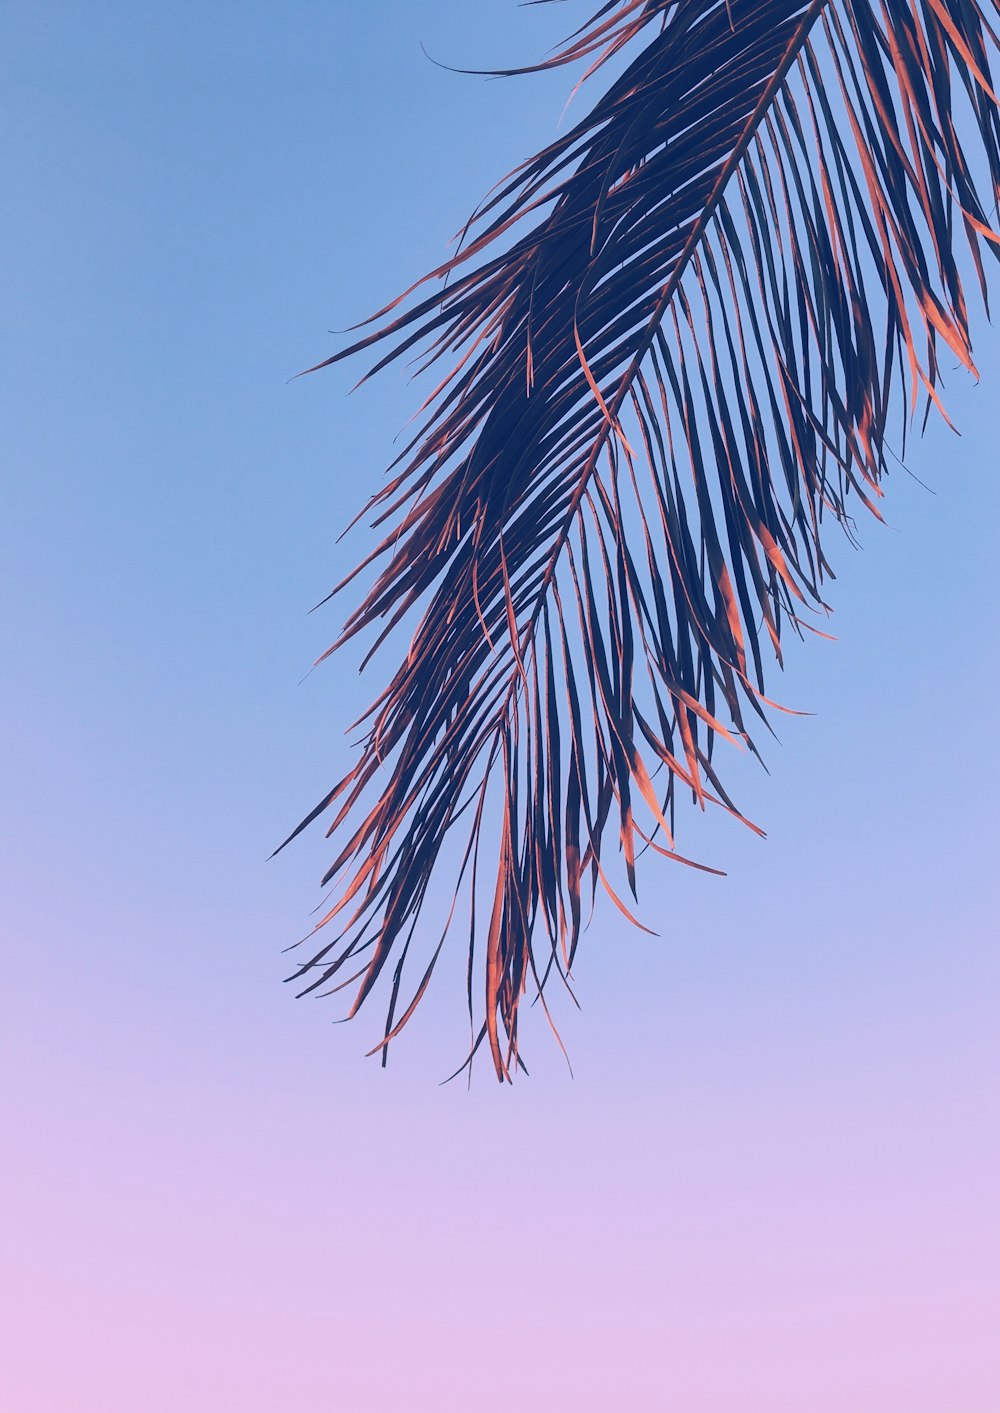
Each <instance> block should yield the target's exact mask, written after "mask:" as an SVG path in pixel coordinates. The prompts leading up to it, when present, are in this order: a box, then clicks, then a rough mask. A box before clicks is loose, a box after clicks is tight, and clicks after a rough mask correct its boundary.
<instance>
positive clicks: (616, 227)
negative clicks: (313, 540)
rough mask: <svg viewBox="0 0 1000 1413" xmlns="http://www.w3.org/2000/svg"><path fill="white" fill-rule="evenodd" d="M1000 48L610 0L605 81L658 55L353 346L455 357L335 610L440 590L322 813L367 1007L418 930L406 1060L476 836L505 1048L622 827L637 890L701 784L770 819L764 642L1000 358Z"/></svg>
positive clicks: (805, 607) (499, 1049) (791, 622)
mask: <svg viewBox="0 0 1000 1413" xmlns="http://www.w3.org/2000/svg"><path fill="white" fill-rule="evenodd" d="M995 46H996V36H995V35H994V33H993V31H992V30H991V29H990V27H989V24H988V22H987V18H986V15H985V14H984V11H983V10H982V9H981V8H980V6H979V5H978V4H977V3H976V0H726V2H725V3H723V0H618V3H612V4H606V5H604V6H603V7H602V8H601V9H600V10H599V11H598V12H597V14H596V15H595V16H594V17H593V18H592V19H591V20H590V21H589V23H588V24H587V25H585V26H584V27H583V28H582V29H581V30H580V31H578V33H577V34H576V35H575V36H573V38H572V39H571V40H570V41H569V42H568V43H567V45H566V47H565V49H564V50H563V51H561V52H560V53H558V54H556V55H554V56H553V57H552V58H550V59H549V60H548V61H546V63H545V64H543V65H540V66H538V67H540V68H550V67H553V66H555V65H559V64H562V63H569V62H575V61H579V60H587V61H589V65H590V68H589V71H588V81H589V80H590V76H591V75H592V74H593V73H594V72H596V71H597V70H599V69H600V68H601V67H602V65H604V64H605V63H606V62H607V61H608V60H610V59H612V58H616V57H618V56H624V59H627V63H624V67H623V71H622V72H620V73H619V75H618V76H617V77H615V78H613V80H612V81H610V82H609V85H608V87H607V91H606V92H604V93H603V95H602V96H601V97H600V98H599V99H598V100H597V102H596V103H595V105H594V107H593V108H592V110H591V111H590V112H589V113H588V115H587V116H586V117H584V118H583V119H582V120H581V121H580V122H578V123H577V124H576V126H574V127H573V128H572V129H570V130H569V131H567V132H566V133H565V135H563V136H561V137H559V138H558V140H557V141H555V142H553V143H552V144H551V145H550V146H548V147H547V148H545V150H544V151H543V152H541V153H540V154H539V155H538V156H537V157H535V158H533V159H532V160H531V161H529V162H527V163H525V164H524V165H523V166H522V167H521V168H519V169H518V170H517V171H516V172H515V173H514V174H513V175H511V176H510V177H509V178H508V179H506V180H505V181H504V182H503V183H502V184H500V186H499V187H497V188H495V189H494V191H493V193H492V194H491V195H490V197H489V198H488V199H487V200H486V201H485V203H484V204H483V205H482V206H481V207H480V209H479V210H478V212H477V213H476V214H475V217H474V218H473V220H472V221H471V222H470V224H469V226H468V227H467V229H466V231H465V232H464V233H463V237H462V242H461V245H460V246H459V248H458V252H457V253H456V254H455V255H454V257H453V258H452V259H450V260H449V261H447V262H446V263H445V264H443V265H441V266H440V267H439V268H438V269H436V270H434V271H432V272H431V273H430V274H429V275H428V276H427V277H426V278H425V279H424V280H422V281H421V282H420V283H419V284H418V285H416V286H414V287H413V289H411V290H410V291H408V292H407V293H406V294H405V295H404V296H402V297H401V299H400V300H397V301H396V302H395V303H394V304H392V305H390V306H388V307H387V308H386V309H384V310H383V311H382V312H381V314H380V315H377V316H376V317H375V319H374V320H373V321H372V323H371V324H370V325H369V326H367V329H366V328H365V326H362V331H361V332H360V334H359V337H358V338H357V339H356V340H355V341H354V342H353V343H352V344H351V346H350V347H348V348H345V349H343V350H342V351H340V352H338V353H337V354H336V355H335V356H334V357H333V358H330V359H328V360H326V363H323V364H319V365H317V366H318V367H325V366H326V365H327V363H333V362H335V361H337V360H339V359H343V358H347V357H350V356H353V355H355V354H357V353H359V352H361V351H363V350H365V349H371V348H375V347H379V348H380V349H381V350H382V351H381V353H380V355H379V359H378V362H377V363H376V365H375V368H374V369H372V371H373V372H375V371H378V369H380V368H383V367H385V365H386V364H388V363H390V362H391V361H393V360H395V359H398V358H400V357H401V356H403V355H406V354H408V353H410V352H411V351H416V352H418V353H419V354H420V355H421V357H422V367H427V366H429V365H431V364H435V363H438V362H439V361H440V360H445V362H446V364H447V372H446V373H445V375H444V376H443V377H441V378H440V380H439V381H438V384H437V387H436V390H435V391H434V392H433V393H432V394H431V395H430V397H429V398H428V399H427V401H426V402H425V403H424V407H423V409H422V412H421V416H422V419H423V420H422V422H421V423H420V425H419V430H418V431H417V433H416V435H414V437H413V439H412V440H411V441H410V443H409V445H408V446H407V447H406V449H405V451H404V452H403V453H402V455H401V456H400V457H399V458H398V459H397V461H396V462H394V463H393V466H392V467H391V468H390V477H389V479H388V481H387V483H386V484H384V485H383V487H382V488H381V489H380V490H379V491H378V492H377V494H375V495H374V496H373V497H372V499H371V501H370V504H369V507H368V508H369V510H371V511H373V512H375V524H376V525H379V526H381V527H382V532H383V538H382V540H381V542H380V543H379V544H378V546H377V547H376V548H375V549H374V550H373V552H372V553H371V554H370V555H369V556H368V557H367V558H366V559H365V561H364V563H363V564H362V565H361V566H359V570H370V571H371V576H372V582H371V583H370V587H369V588H368V590H367V592H366V594H365V597H364V598H363V600H362V602H361V604H360V606H359V607H358V608H356V609H355V610H354V612H353V613H352V614H351V616H350V617H349V619H348V620H347V623H346V626H345V628H344V631H343V634H342V636H341V638H340V639H339V640H338V643H336V644H335V645H334V648H336V647H338V646H339V645H340V644H342V643H343V642H344V641H346V640H347V639H349V638H351V637H353V636H354V635H355V634H358V633H360V632H363V631H367V630H372V629H375V630H377V639H378V641H381V640H382V638H384V637H385V636H386V635H387V634H389V633H391V632H392V630H393V628H394V627H395V626H396V625H397V624H399V623H400V622H401V621H403V620H414V621H415V629H414V632H413V637H412V641H411V644H410V648H409V651H408V652H407V653H406V656H405V659H404V661H403V662H402V663H401V665H400V666H399V669H398V671H397V672H396V673H395V675H394V676H393V678H392V680H391V682H390V683H389V685H388V687H387V688H386V689H385V691H383V692H382V694H381V695H380V696H379V698H378V699H377V701H376V702H375V703H374V705H373V706H372V708H371V710H370V712H369V713H368V715H367V716H366V717H365V718H363V723H364V726H365V733H366V734H365V737H364V740H363V742H362V743H361V745H360V748H359V755H358V757H357V760H356V763H355V765H354V767H353V768H352V769H351V771H350V772H349V773H348V774H347V775H346V776H345V778H344V779H342V780H341V781H340V782H339V783H338V784H337V785H336V787H335V788H334V789H332V790H331V791H330V792H329V793H328V794H326V795H325V796H324V798H323V799H322V800H321V801H320V802H319V804H318V805H317V806H316V808H315V809H314V810H312V811H311V813H310V814H309V815H308V816H307V818H306V819H305V820H303V822H302V824H300V825H299V827H298V829H297V830H296V831H295V834H298V833H299V831H300V830H301V829H303V828H305V827H306V825H308V824H309V823H310V822H312V821H313V820H315V819H317V818H318V817H319V816H320V815H323V814H324V813H327V812H330V813H332V816H333V818H332V823H331V824H330V826H329V833H330V834H331V835H333V834H336V835H337V837H338V839H340V840H341V841H342V844H341V847H340V849H339V852H338V853H337V857H336V859H335V860H334V862H333V864H332V865H331V867H330V869H329V871H328V872H327V874H326V876H325V878H324V880H323V881H324V884H329V883H333V884H335V888H336V901H335V903H334V904H333V906H332V907H331V908H330V910H329V911H328V912H327V913H326V915H325V916H324V917H323V919H322V921H321V922H320V924H318V926H319V927H320V928H323V929H327V930H328V931H326V932H324V937H326V938H328V940H326V941H325V944H324V945H323V946H322V947H321V948H320V950H319V951H318V952H316V954H315V955H314V956H311V957H310V958H309V960H308V961H306V962H305V963H304V964H303V965H302V966H301V968H299V969H298V970H297V972H296V977H297V978H298V979H300V980H301V981H302V982H303V983H304V990H306V991H314V990H318V989H321V988H322V989H326V988H331V989H336V988H337V987H339V986H340V985H345V986H346V985H349V984H351V983H355V984H356V985H357V991H356V995H355V999H354V1002H353V1006H352V1009H351V1014H352V1015H353V1014H354V1013H355V1011H356V1010H357V1009H358V1007H359V1006H360V1005H361V1003H362V1002H363V1001H364V1000H365V999H366V997H368V996H369V994H370V993H371V991H372V989H373V987H374V986H375V984H376V982H377V981H378V980H379V978H380V976H381V975H382V973H383V971H384V970H385V969H386V967H387V966H388V965H389V963H390V961H391V962H392V963H393V968H394V970H393V979H392V983H391V987H390V1001H389V1012H388V1019H387V1023H386V1026H385V1032H384V1036H383V1039H382V1041H381V1042H380V1044H379V1045H378V1046H377V1047H376V1051H375V1052H373V1053H376V1052H378V1051H381V1053H382V1056H383V1061H384V1058H385V1054H386V1047H387V1045H388V1042H389V1041H390V1040H391V1039H392V1038H393V1037H394V1036H395V1035H396V1034H397V1033H398V1031H399V1030H400V1028H401V1027H402V1025H404V1024H405V1023H406V1021H407V1020H408V1019H409V1017H410V1015H411V1014H412V1012H413V1009H414V1006H415V1005H416V1004H417V1002H418V1001H419V999H420V997H421V996H422V995H423V992H424V989H425V987H426V986H427V983H428V981H429V979H430V976H431V973H432V971H433V969H434V965H435V963H436V961H437V959H438V957H439V955H440V953H441V949H442V945H443V943H444V941H445V934H447V933H448V931H449V924H450V923H451V922H452V918H451V917H450V916H449V918H448V919H447V920H442V926H440V927H438V928H437V929H436V930H435V931H434V932H429V931H428V932H425V931H424V929H423V928H422V927H421V926H418V920H420V919H421V907H422V905H423V903H424V901H425V897H426V895H427V890H428V885H429V880H430V878H431V875H432V871H433V870H434V868H435V865H436V863H437V862H438V861H439V859H440V858H441V857H442V851H443V850H444V849H445V845H446V842H447V843H448V844H449V850H448V851H446V856H447V857H448V858H449V859H451V858H452V854H451V852H450V845H451V843H452V842H453V841H456V840H457V841H458V848H457V850H456V851H455V853H454V868H455V872H456V875H457V881H456V884H455V897H456V900H457V899H459V898H460V897H462V896H464V898H465V901H464V902H463V909H464V908H465V907H466V906H467V907H468V915H469V924H468V931H467V933H466V934H465V935H466V936H467V945H468V950H469V970H468V975H469V1013H470V1018H474V1025H473V1031H472V1053H475V1050H476V1049H477V1048H478V1047H479V1045H480V1044H481V1043H482V1042H483V1041H484V1040H485V1041H487V1042H488V1045H489V1049H490V1051H491V1053H492V1058H493V1064H494V1066H495V1069H496V1073H497V1075H498V1077H500V1078H501V1079H504V1078H509V1076H510V1074H511V1072H512V1070H513V1068H514V1067H515V1066H516V1065H517V1063H519V1062H520V1056H519V1046H518V1003H519V999H520V998H521V996H522V995H523V994H524V993H525V992H526V991H527V990H528V989H529V988H530V990H531V993H532V994H537V995H539V996H542V997H543V1001H542V1004H543V1006H544V1004H545V1003H544V993H545V989H546V985H547V983H548V982H550V981H551V980H552V978H553V977H556V978H559V977H561V978H563V980H565V979H566V978H567V976H568V973H569V970H570V967H571V965H572V962H573V958H574V954H575V951H576V948H577V944H578V941H579V937H580V930H581V917H582V911H583V903H584V897H583V895H584V892H585V891H586V890H587V889H591V890H594V889H597V888H598V886H599V885H600V887H602V888H603V889H604V890H606V891H607V892H608V893H609V894H610V895H611V897H612V898H613V900H614V901H615V903H616V904H617V905H618V906H619V907H620V908H621V910H622V911H623V912H625V913H626V914H627V915H629V916H631V913H630V912H629V910H628V907H627V906H626V904H625V902H623V901H622V899H621V898H620V897H619V895H618V892H616V890H615V887H614V882H613V880H612V877H611V870H610V864H609V858H608V838H609V836H610V838H611V840H612V848H613V849H614V850H620V851H621V853H622V855H623V860H624V873H625V875H626V876H627V879H628V882H629V886H630V888H631V890H632V892H633V893H634V892H635V860H636V856H637V854H639V853H640V852H643V851H644V850H652V851H654V852H656V853H659V854H662V855H665V856H666V857H668V858H671V859H681V855H680V854H678V853H677V851H676V850H675V848H674V843H673V823H674V820H673V816H674V804H675V794H676V793H677V792H678V791H681V792H689V793H690V794H691V796H692V797H693V799H694V800H695V802H697V803H698V804H699V805H701V806H702V807H704V806H705V805H706V804H707V803H712V804H715V805H719V806H721V807H722V808H724V809H726V810H729V811H731V812H733V813H734V814H737V815H738V814H739V811H738V810H737V809H736V806H735V805H734V804H733V802H732V800H731V799H730V798H729V796H728V794H727V793H726V791H725V789H724V787H723V785H722V782H721V780H720V778H719V775H718V773H717V770H716V756H715V752H714V749H713V748H714V745H715V743H716V741H717V739H718V738H720V737H721V738H723V739H725V740H727V741H736V742H741V743H743V744H744V745H746V746H747V747H750V748H751V749H752V748H753V747H752V743H751V738H750V735H749V726H750V724H752V723H753V722H754V721H755V720H764V719H765V718H766V715H767V710H768V708H769V707H770V706H772V705H773V703H770V702H769V701H768V698H767V697H766V696H765V682H764V664H765V658H766V657H767V656H772V657H777V659H778V660H779V662H780V659H781V652H782V642H783V639H784V638H785V637H786V636H787V634H788V632H792V633H795V634H798V635H801V634H802V632H803V631H805V630H813V629H815V630H817V631H819V630H818V627H817V625H818V624H819V623H821V622H822V621H823V615H824V613H825V608H826V606H825V603H824V597H823V596H824V592H825V583H826V580H827V579H828V578H829V577H831V576H830V567H829V565H828V562H827V558H826V552H827V551H826V548H825V546H824V541H823V535H822V530H823V526H824V523H825V522H828V521H834V522H837V523H838V524H839V525H841V526H843V527H845V528H847V529H848V531H850V527H851V523H852V522H851V519H850V509H849V507H850V502H851V498H852V497H854V498H855V499H856V500H857V501H858V502H860V504H862V505H864V506H866V507H867V508H868V509H869V510H871V511H873V512H874V513H875V514H876V515H878V508H877V503H878V499H879V497H880V495H881V494H882V492H881V489H880V482H881V481H882V479H883V476H884V473H885V470H886V460H885V458H886V449H887V442H888V439H889V438H890V436H891V435H898V437H899V439H900V449H901V448H902V443H903V439H904V438H905V431H906V426H907V423H909V422H912V420H913V416H914V414H915V412H917V410H918V408H919V407H920V406H921V405H923V406H924V408H925V413H926V410H927V409H929V408H930V406H931V405H932V404H937V405H940V403H939V393H938V388H939V384H940V364H941V358H942V354H943V353H945V351H947V355H948V356H949V358H950V359H951V360H957V362H958V363H960V364H961V365H962V366H963V367H965V368H966V369H968V370H970V371H972V372H974V371H975V370H974V365H973V359H972V345H971V338H970V332H969V324H968V311H967V301H966V292H965V289H964V287H963V281H962V277H961V274H960V269H959V260H960V258H961V256H960V252H959V249H958V247H959V245H961V244H963V243H964V245H966V246H967V248H968V251H969V252H970V254H971V264H970V265H969V266H968V268H970V269H971V270H972V271H973V272H974V276H975V280H976V283H977V284H978V286H979V288H980V291H981V295H982V297H983V299H984V300H985V298H986V277H985V273H984V268H983V267H984V260H983V256H984V254H989V253H993V254H995V253H997V246H998V237H997V234H996V231H995V226H996V221H995V214H994V213H995V202H996V195H997V190H998V183H1000V123H998V105H997V99H996V96H995V93H994V89H993V81H992V78H991V73H990V58H991V55H992V54H993V52H994V49H995ZM622 64H623V59H621V58H620V59H619V64H618V66H619V67H621V66H622ZM960 129H961V131H960ZM987 187H988V188H989V190H988V191H987V190H986V188H987ZM981 193H985V195H983V194H981ZM963 263H964V262H963ZM369 376H370V374H369ZM357 572H359V571H355V573H357ZM353 577H354V576H353V575H352V576H351V578H352V579H353ZM345 582H349V581H345ZM338 587H339V588H342V587H343V585H341V586H338ZM335 592H336V591H335ZM334 648H331V649H330V651H331V652H332V651H333V650H334ZM740 817H741V818H742V816H740ZM455 831H458V832H457V833H455ZM290 837H292V838H294V837H295V835H294V834H293V835H292V836H290ZM286 842H287V841H286ZM487 853H488V855H489V856H487ZM682 861H683V862H688V860H682ZM696 866H698V865H696ZM484 890H485V892H484ZM453 911H454V909H453ZM411 950H412V951H413V952H414V953H419V954H420V957H421V961H420V963H419V966H418V971H419V974H420V976H421V979H420V981H419V983H418V985H417V986H416V990H415V994H414V995H413V997H412V999H411V1000H408V1001H407V1004H406V1005H405V1006H404V1007H403V1009H402V1012H400V997H401V995H402V994H403V993H402V989H401V988H402V982H403V968H404V963H405V962H406V961H407V959H408V957H409V954H410V952H411ZM345 968H346V969H348V970H350V971H351V972H352V973H353V974H352V975H351V976H350V977H349V978H348V981H347V982H341V981H340V973H341V971H342V969H345ZM477 992H479V993H480V995H481V996H482V1004H481V1005H477V1004H476V993H477ZM471 1057H472V1055H471V1054H470V1057H469V1060H470V1061H471Z"/></svg>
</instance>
